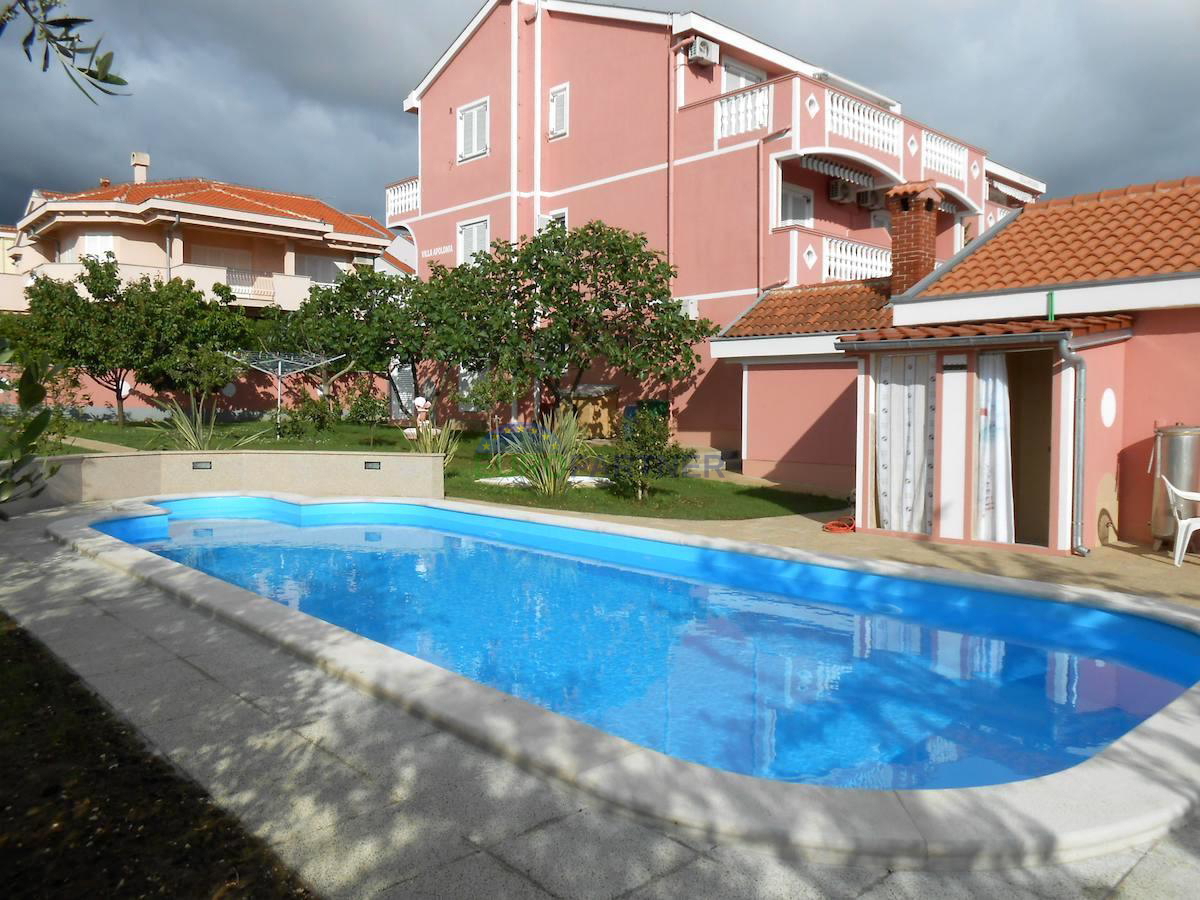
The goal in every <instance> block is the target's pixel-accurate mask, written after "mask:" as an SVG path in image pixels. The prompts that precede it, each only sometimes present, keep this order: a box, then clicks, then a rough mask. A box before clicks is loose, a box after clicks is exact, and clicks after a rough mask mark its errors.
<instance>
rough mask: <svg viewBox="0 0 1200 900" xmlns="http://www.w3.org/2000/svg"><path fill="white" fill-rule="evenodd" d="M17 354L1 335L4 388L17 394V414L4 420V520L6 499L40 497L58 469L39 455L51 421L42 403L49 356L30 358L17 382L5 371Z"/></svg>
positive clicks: (0, 500)
mask: <svg viewBox="0 0 1200 900" xmlns="http://www.w3.org/2000/svg"><path fill="white" fill-rule="evenodd" d="M14 355H15V351H14V350H13V349H12V347H11V346H10V345H9V343H8V341H7V340H5V339H3V338H0V392H4V391H13V390H15V391H16V394H17V415H16V417H15V418H14V420H13V421H12V422H11V423H3V424H0V521H6V520H7V519H8V515H7V514H6V513H5V512H4V509H3V505H4V504H5V503H9V502H11V501H13V500H21V499H25V498H29V497H36V496H37V495H38V494H40V493H41V492H42V491H43V490H44V489H45V487H46V479H48V478H49V477H50V476H51V475H53V474H54V473H55V472H56V471H57V470H58V467H57V466H48V465H46V464H45V463H44V462H43V463H42V464H40V465H39V464H38V463H37V459H36V456H37V448H38V442H39V440H40V439H41V437H42V434H43V433H44V432H45V430H46V427H47V426H48V425H49V424H50V417H51V411H50V408H49V407H45V406H42V401H44V400H45V399H46V387H45V383H46V381H47V380H49V378H50V375H51V372H50V370H49V368H48V367H47V366H46V363H45V360H43V359H40V358H37V357H34V358H32V359H28V360H26V363H25V365H24V366H23V367H22V370H21V374H20V376H19V377H18V379H17V381H16V383H15V384H14V383H13V382H11V381H9V380H8V377H7V376H6V375H5V374H4V370H6V369H7V368H8V367H9V366H10V365H12V363H13V359H14ZM40 406H41V407H42V408H41V409H38V407H40Z"/></svg>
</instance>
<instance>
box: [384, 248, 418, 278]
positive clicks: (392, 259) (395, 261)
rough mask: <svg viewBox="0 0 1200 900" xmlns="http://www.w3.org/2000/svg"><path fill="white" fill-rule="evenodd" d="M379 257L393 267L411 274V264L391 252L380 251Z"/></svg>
mask: <svg viewBox="0 0 1200 900" xmlns="http://www.w3.org/2000/svg"><path fill="white" fill-rule="evenodd" d="M379 258H380V259H382V260H383V261H384V262H385V263H387V264H388V265H389V266H393V267H394V268H397V269H399V270H400V271H401V272H407V273H408V274H409V275H411V274H413V267H412V266H410V265H409V264H408V263H406V262H405V261H404V260H402V259H401V258H400V257H398V256H393V255H392V254H391V253H388V252H387V251H386V250H384V251H383V252H382V253H380V254H379Z"/></svg>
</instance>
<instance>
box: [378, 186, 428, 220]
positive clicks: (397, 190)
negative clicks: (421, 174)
mask: <svg viewBox="0 0 1200 900" xmlns="http://www.w3.org/2000/svg"><path fill="white" fill-rule="evenodd" d="M384 205H385V209H386V212H387V224H388V227H389V228H390V227H392V226H393V225H394V224H397V221H398V220H400V219H404V218H407V217H408V215H409V214H410V213H414V212H416V211H417V210H419V209H420V208H421V180H420V179H419V178H408V179H406V180H404V181H397V182H396V183H395V184H392V185H389V186H388V188H387V190H386V193H385V196H384Z"/></svg>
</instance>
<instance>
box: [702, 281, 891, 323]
mask: <svg viewBox="0 0 1200 900" xmlns="http://www.w3.org/2000/svg"><path fill="white" fill-rule="evenodd" d="M889 283H890V279H887V278H869V279H866V280H864V281H834V282H828V283H826V284H806V285H801V286H799V287H788V288H775V289H774V290H771V291H769V292H768V293H767V294H766V296H764V297H763V298H762V299H761V300H760V301H759V302H758V303H756V304H755V305H754V306H752V307H751V308H750V309H749V310H748V311H747V312H745V313H744V314H743V315H742V317H741V318H740V319H738V320H737V321H736V322H734V323H733V325H731V326H730V327H729V328H728V329H727V330H726V332H725V334H724V335H722V337H765V336H768V335H783V334H827V333H829V332H838V331H849V330H851V329H855V328H885V327H887V326H888V325H891V323H892V311H891V309H889V308H886V305H887V302H888V297H889Z"/></svg>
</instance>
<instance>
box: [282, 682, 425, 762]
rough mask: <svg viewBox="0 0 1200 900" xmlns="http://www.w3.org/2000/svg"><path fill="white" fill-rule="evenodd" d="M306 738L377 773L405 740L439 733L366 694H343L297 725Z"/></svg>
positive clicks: (339, 756) (299, 732) (343, 758)
mask: <svg viewBox="0 0 1200 900" xmlns="http://www.w3.org/2000/svg"><path fill="white" fill-rule="evenodd" d="M296 732H297V733H298V734H300V735H302V736H303V737H305V738H306V739H307V740H310V741H312V742H313V743H315V744H318V745H319V746H321V747H322V748H324V749H325V750H327V751H329V752H330V753H332V754H334V755H335V756H337V757H338V758H339V759H342V760H344V761H345V762H347V763H348V764H350V765H352V766H354V767H355V768H357V769H359V770H361V771H364V772H369V773H375V774H376V775H378V773H379V772H380V770H386V769H387V767H388V765H389V763H390V762H392V761H393V760H395V758H396V756H397V750H398V748H399V747H400V746H401V745H403V744H405V743H407V742H408V741H411V740H415V739H417V738H421V737H426V736H427V735H432V734H438V733H440V732H439V731H438V728H437V726H436V725H433V724H432V723H431V722H428V721H426V720H425V719H418V718H417V717H415V716H412V715H410V714H409V713H406V712H405V711H404V710H402V709H400V708H399V707H396V706H393V705H391V704H390V703H385V702H380V701H379V699H378V698H376V697H372V696H370V695H368V694H359V695H357V696H353V697H345V698H343V699H342V701H341V702H339V703H337V704H335V705H334V706H332V707H331V708H330V709H329V710H328V711H327V712H326V714H325V715H323V716H321V717H320V718H319V719H316V720H314V721H312V722H308V723H305V724H303V725H299V726H297V727H296Z"/></svg>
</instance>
